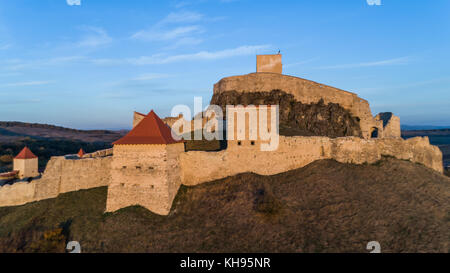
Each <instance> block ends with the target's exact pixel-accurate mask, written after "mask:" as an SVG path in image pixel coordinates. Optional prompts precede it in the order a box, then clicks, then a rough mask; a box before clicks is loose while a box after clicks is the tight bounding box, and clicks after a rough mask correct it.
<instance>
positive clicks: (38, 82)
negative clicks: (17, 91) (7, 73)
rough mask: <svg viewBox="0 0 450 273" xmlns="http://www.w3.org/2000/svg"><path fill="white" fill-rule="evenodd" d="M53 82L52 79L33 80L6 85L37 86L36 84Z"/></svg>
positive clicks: (6, 85)
mask: <svg viewBox="0 0 450 273" xmlns="http://www.w3.org/2000/svg"><path fill="white" fill-rule="evenodd" d="M49 83H51V81H31V82H16V83H7V84H4V85H3V86H4V87H18V86H36V85H46V84H49Z"/></svg>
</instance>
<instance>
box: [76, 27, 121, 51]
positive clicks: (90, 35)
mask: <svg viewBox="0 0 450 273" xmlns="http://www.w3.org/2000/svg"><path fill="white" fill-rule="evenodd" d="M81 29H82V30H84V31H85V32H87V34H86V35H85V36H84V37H83V38H82V39H81V40H80V41H79V42H78V43H77V46H79V47H99V46H104V45H107V44H109V43H111V42H112V38H111V37H109V35H108V33H107V32H106V31H105V30H104V29H102V28H99V27H92V26H84V27H82V28H81Z"/></svg>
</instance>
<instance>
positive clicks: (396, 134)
mask: <svg viewBox="0 0 450 273" xmlns="http://www.w3.org/2000/svg"><path fill="white" fill-rule="evenodd" d="M375 120H377V121H379V122H380V123H381V122H382V124H383V138H401V137H402V130H401V126H400V118H399V117H397V116H395V115H394V114H392V113H390V112H387V113H379V114H378V115H377V116H376V117H375Z"/></svg>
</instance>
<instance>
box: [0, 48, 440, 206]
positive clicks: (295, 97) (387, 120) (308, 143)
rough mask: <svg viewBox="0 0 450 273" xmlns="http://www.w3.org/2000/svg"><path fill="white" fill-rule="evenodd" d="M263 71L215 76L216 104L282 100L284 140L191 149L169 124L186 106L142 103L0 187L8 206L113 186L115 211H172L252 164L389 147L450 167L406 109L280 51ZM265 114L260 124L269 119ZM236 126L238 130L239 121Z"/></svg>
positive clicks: (259, 167) (294, 163) (364, 156)
mask: <svg viewBox="0 0 450 273" xmlns="http://www.w3.org/2000/svg"><path fill="white" fill-rule="evenodd" d="M256 71H257V72H256V73H251V74H248V75H242V76H233V77H228V78H224V79H222V80H220V81H219V82H218V83H217V84H215V85H214V93H213V97H212V100H211V104H215V105H219V106H221V107H225V105H230V104H231V105H236V104H243V105H251V104H258V105H279V106H278V107H279V112H280V113H279V121H280V123H279V126H280V134H279V135H278V136H277V137H278V139H279V144H278V147H277V149H276V150H274V151H262V150H261V149H260V146H259V144H260V143H262V142H263V140H261V139H257V140H228V141H227V147H226V149H222V150H219V151H213V152H211V151H208V152H207V151H186V150H185V143H184V141H179V140H176V139H174V138H173V137H172V134H171V128H170V127H169V126H172V125H173V124H174V123H176V122H177V121H179V120H180V119H184V118H183V117H182V116H181V115H180V116H178V117H171V118H167V119H164V120H161V119H160V118H159V117H158V116H157V115H156V113H155V112H153V111H151V112H150V113H148V114H146V115H144V114H140V113H137V112H135V113H134V118H133V129H132V130H131V131H130V132H129V133H128V134H127V135H126V136H124V137H123V138H121V139H119V140H117V141H116V142H114V143H113V148H112V149H109V150H103V151H98V152H95V153H92V154H84V152H82V151H80V153H79V155H78V156H75V157H74V156H63V157H53V158H52V159H51V160H50V161H49V162H48V164H47V167H46V169H45V172H44V173H42V175H41V176H40V177H39V178H38V179H34V180H32V181H31V182H28V181H26V180H25V181H21V182H17V183H14V184H12V185H4V186H2V187H0V206H16V205H22V204H26V203H29V202H34V201H39V200H43V199H48V198H55V197H57V196H58V195H59V194H61V193H66V192H71V191H78V190H82V189H89V188H95V187H101V186H108V196H107V204H106V208H105V211H107V212H113V211H117V210H119V209H121V208H124V207H128V206H133V205H140V206H143V207H145V208H147V209H149V210H150V211H152V212H154V213H157V214H160V215H167V214H169V212H170V210H171V207H172V202H173V200H174V198H175V196H176V194H177V192H178V189H179V187H180V186H181V185H186V186H194V185H198V184H201V183H206V182H210V181H214V180H217V179H221V178H225V177H228V176H233V175H236V174H239V173H245V172H253V173H256V174H260V175H273V174H278V173H282V172H286V171H289V170H293V169H297V168H301V167H304V166H306V165H308V164H310V163H312V162H314V161H316V160H322V159H334V160H336V161H338V162H342V163H350V164H364V163H367V164H371V163H375V162H377V161H379V160H380V159H381V158H382V157H383V156H391V157H395V158H398V159H402V160H409V161H411V162H416V163H420V164H423V165H425V166H426V167H428V168H431V169H433V170H435V171H437V172H440V173H442V172H443V164H442V153H441V151H440V150H439V148H437V147H435V146H432V145H430V143H429V140H428V138H427V137H416V138H411V139H408V140H403V139H402V138H401V132H400V119H399V118H398V117H396V116H395V115H393V114H392V113H380V114H378V115H376V116H375V117H374V116H373V115H372V112H371V110H370V107H369V103H368V102H367V101H366V100H364V99H361V98H359V97H358V96H357V95H356V94H354V93H351V92H347V91H343V90H340V89H337V88H334V87H330V86H326V85H323V84H319V83H315V82H312V81H308V80H305V79H301V78H298V77H293V76H288V75H283V74H282V63H281V55H280V54H277V55H260V56H257V70H256ZM185 122H187V123H191V121H185ZM258 122H259V123H258V126H261V124H260V122H263V121H258ZM228 126H229V127H228V130H230V128H231V130H237V129H236V128H235V127H233V126H234V125H233V124H231V125H230V123H229V124H228ZM230 126H231V127H230ZM246 126H247V124H246ZM246 130H249V127H246ZM283 130H285V131H284V132H283ZM29 152H30V153H31V151H29ZM26 153H27V154H28V156H25V157H30V154H29V153H28V151H26ZM21 154H22V153H21ZM31 157H32V156H31ZM18 159H19V157H18ZM19 160H20V159H19ZM35 160H37V159H35ZM274 162H276V164H274ZM20 164H21V163H19V162H18V163H17V166H23V167H18V168H17V170H16V172H17V173H16V175H19V177H21V178H26V177H33V176H35V174H36V173H35V172H37V163H34V161H33V163H31V161H30V163H26V164H22V165H20ZM35 164H36V168H35V167H34V166H35ZM14 165H15V166H16V162H15V164H14ZM34 168H35V169H34ZM15 169H16V168H15Z"/></svg>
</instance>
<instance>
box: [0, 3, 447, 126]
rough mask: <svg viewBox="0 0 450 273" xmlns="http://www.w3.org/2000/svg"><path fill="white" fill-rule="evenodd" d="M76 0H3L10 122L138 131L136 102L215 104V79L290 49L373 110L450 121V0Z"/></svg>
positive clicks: (316, 76)
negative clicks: (377, 1)
mask: <svg viewBox="0 0 450 273" xmlns="http://www.w3.org/2000/svg"><path fill="white" fill-rule="evenodd" d="M71 1H75V0H69V2H71ZM67 2H68V1H67V0H2V1H1V2H0V120H9V121H13V120H14V121H24V122H39V123H49V124H56V125H62V126H67V127H73V128H82V129H91V128H129V127H130V126H131V119H132V111H134V110H136V111H141V112H148V111H149V110H150V109H155V111H156V112H157V113H158V114H159V115H160V116H168V115H169V114H170V111H171V109H172V106H174V105H176V104H188V105H192V104H193V97H194V96H202V97H203V101H204V104H207V103H208V102H209V100H210V98H211V95H212V88H213V84H214V83H216V82H217V81H219V80H220V79H221V78H223V77H226V76H232V75H240V74H247V73H251V72H254V71H255V62H256V61H255V60H256V58H255V55H256V54H266V53H276V52H277V51H278V49H280V50H281V51H282V53H283V63H284V73H285V74H289V75H294V76H298V77H302V78H306V79H309V80H313V81H317V82H320V83H324V84H328V85H332V86H335V87H338V88H341V89H344V90H348V91H351V92H355V93H357V94H358V95H359V96H360V97H362V98H364V99H367V100H368V101H369V102H370V105H371V108H372V112H373V114H376V113H378V112H382V111H392V112H394V113H396V114H397V115H399V116H400V117H401V119H402V123H403V124H414V125H424V124H426V125H450V88H449V86H450V50H449V49H450V16H449V14H450V1H448V0H433V1H424V0H422V1H414V0H409V1H403V0H381V4H382V5H381V6H375V5H374V6H370V5H368V4H367V1H366V0H345V1H344V0H341V1H338V0H314V1H313V0H309V1H305V0H303V1H302V0H295V1H264V0H258V1H252V0H180V1H176V0H168V1H141V0H127V1H125V0H109V1H106V0H81V5H69V4H68V3H67ZM75 2H76V1H75Z"/></svg>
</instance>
